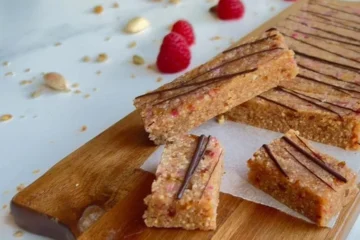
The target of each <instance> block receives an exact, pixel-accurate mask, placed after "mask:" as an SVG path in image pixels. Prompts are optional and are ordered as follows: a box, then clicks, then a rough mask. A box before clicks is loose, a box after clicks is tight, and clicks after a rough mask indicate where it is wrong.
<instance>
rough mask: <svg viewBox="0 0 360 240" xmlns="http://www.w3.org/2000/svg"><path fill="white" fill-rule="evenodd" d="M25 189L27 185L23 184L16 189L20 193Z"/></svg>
mask: <svg viewBox="0 0 360 240" xmlns="http://www.w3.org/2000/svg"><path fill="white" fill-rule="evenodd" d="M24 188H25V184H23V183H21V184H19V185H18V186H17V187H16V191H18V192H20V191H22V190H23V189H24Z"/></svg>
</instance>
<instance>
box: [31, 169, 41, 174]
mask: <svg viewBox="0 0 360 240" xmlns="http://www.w3.org/2000/svg"><path fill="white" fill-rule="evenodd" d="M39 172H40V169H36V170H34V171H32V173H33V174H37V173H39Z"/></svg>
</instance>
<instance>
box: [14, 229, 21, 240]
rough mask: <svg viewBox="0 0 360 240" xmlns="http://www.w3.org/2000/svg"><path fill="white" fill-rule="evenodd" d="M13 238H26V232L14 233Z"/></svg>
mask: <svg viewBox="0 0 360 240" xmlns="http://www.w3.org/2000/svg"><path fill="white" fill-rule="evenodd" d="M13 236H14V237H17V238H18V237H22V236H24V232H23V231H21V230H17V231H16V232H14V234H13Z"/></svg>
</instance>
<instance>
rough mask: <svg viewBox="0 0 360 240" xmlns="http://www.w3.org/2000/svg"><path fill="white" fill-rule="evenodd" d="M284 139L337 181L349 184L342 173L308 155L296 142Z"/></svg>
mask: <svg viewBox="0 0 360 240" xmlns="http://www.w3.org/2000/svg"><path fill="white" fill-rule="evenodd" d="M282 139H284V140H285V142H287V143H288V144H289V145H290V146H292V147H293V148H295V149H296V150H297V151H298V152H300V153H301V154H303V155H304V156H305V157H307V158H308V159H309V160H311V161H313V162H314V163H316V164H317V165H318V166H319V167H321V168H322V169H323V170H325V171H327V172H328V173H330V174H331V175H333V176H334V177H336V178H337V179H339V180H340V181H342V182H345V183H346V182H347V179H346V178H345V177H343V176H342V175H341V174H340V173H338V172H336V171H335V170H334V169H332V168H331V167H329V166H328V165H327V164H325V163H323V162H322V161H321V160H319V159H318V158H317V157H315V156H313V155H311V154H310V153H308V152H307V151H305V150H304V149H303V148H301V147H300V146H299V145H297V144H296V143H295V142H293V141H292V140H291V139H290V138H288V137H287V136H283V137H282Z"/></svg>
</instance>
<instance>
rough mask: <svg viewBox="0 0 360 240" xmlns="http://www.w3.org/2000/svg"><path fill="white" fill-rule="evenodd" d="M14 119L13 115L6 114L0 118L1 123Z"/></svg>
mask: <svg viewBox="0 0 360 240" xmlns="http://www.w3.org/2000/svg"><path fill="white" fill-rule="evenodd" d="M12 118H13V116H12V115H11V114H4V115H2V116H1V117H0V122H6V121H9V120H11V119H12Z"/></svg>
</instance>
